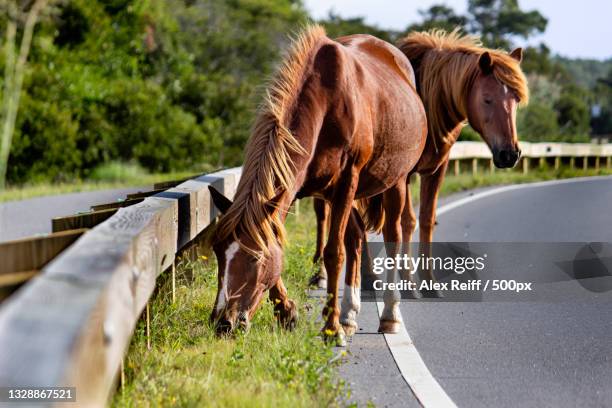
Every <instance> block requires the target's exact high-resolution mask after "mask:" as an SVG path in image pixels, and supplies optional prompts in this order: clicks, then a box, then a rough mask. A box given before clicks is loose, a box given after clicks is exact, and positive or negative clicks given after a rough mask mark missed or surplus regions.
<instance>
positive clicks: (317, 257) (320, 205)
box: [309, 198, 329, 289]
mask: <svg viewBox="0 0 612 408" xmlns="http://www.w3.org/2000/svg"><path fill="white" fill-rule="evenodd" d="M312 204H313V207H314V211H315V214H316V216H317V248H316V251H315V254H314V256H313V258H312V263H314V264H315V266H316V267H317V268H318V271H317V272H315V274H314V275H313V276H312V277H311V278H310V281H309V285H311V286H316V287H318V288H320V289H325V288H326V287H327V271H326V270H325V263H324V262H322V260H321V257H322V256H323V248H324V247H325V230H326V228H327V225H328V222H329V205H328V204H327V203H326V202H325V200H322V199H320V198H315V199H313V202H312Z"/></svg>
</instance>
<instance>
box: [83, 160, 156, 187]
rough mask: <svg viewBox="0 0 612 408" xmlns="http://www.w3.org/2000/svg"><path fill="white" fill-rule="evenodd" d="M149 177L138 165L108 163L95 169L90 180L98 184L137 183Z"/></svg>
mask: <svg viewBox="0 0 612 408" xmlns="http://www.w3.org/2000/svg"><path fill="white" fill-rule="evenodd" d="M146 175H147V172H146V170H145V169H143V168H142V166H140V165H138V164H136V163H122V162H116V161H114V162H108V163H104V164H101V165H99V166H98V167H96V168H94V169H93V170H92V172H91V174H90V176H89V179H90V180H92V181H97V182H106V183H119V182H137V181H138V180H142V179H143V178H144V177H145V176H146Z"/></svg>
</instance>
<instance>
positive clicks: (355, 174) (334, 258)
mask: <svg viewBox="0 0 612 408" xmlns="http://www.w3.org/2000/svg"><path fill="white" fill-rule="evenodd" d="M343 173H344V174H343V177H342V180H341V181H340V182H339V183H338V186H337V188H336V191H335V192H334V195H333V197H332V200H331V202H332V205H331V214H330V215H331V226H330V229H329V238H328V240H327V245H325V250H324V252H323V262H325V269H326V270H327V278H328V279H327V303H326V305H325V307H324V308H323V319H325V326H324V327H323V333H324V335H325V337H326V338H327V339H330V338H334V339H336V342H337V344H339V345H344V330H343V329H342V326H341V325H340V319H339V316H340V309H339V307H338V283H339V282H338V281H339V280H340V273H341V270H342V264H343V263H344V258H345V249H344V236H345V233H346V226H347V224H348V221H349V216H350V215H351V210H352V208H353V200H354V199H355V192H356V191H357V184H358V182H359V168H358V167H356V166H354V165H352V166H350V167H347V168H345V169H344V171H343Z"/></svg>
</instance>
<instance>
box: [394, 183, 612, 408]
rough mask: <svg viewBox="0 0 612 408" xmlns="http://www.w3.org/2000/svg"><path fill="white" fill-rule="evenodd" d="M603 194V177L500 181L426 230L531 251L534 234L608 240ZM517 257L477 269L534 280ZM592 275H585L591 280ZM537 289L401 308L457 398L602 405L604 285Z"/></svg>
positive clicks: (606, 359)
mask: <svg viewBox="0 0 612 408" xmlns="http://www.w3.org/2000/svg"><path fill="white" fill-rule="evenodd" d="M611 202H612V178H610V177H606V178H598V179H588V180H582V181H575V182H570V183H560V184H550V185H546V184H544V185H541V186H538V187H533V188H520V189H515V190H509V191H505V192H501V193H499V194H494V195H490V196H487V197H483V198H481V199H478V200H475V201H472V202H469V203H466V204H464V205H461V206H459V207H457V208H453V209H450V210H448V211H446V212H443V213H442V214H440V215H439V216H438V221H439V225H438V227H437V229H436V232H435V238H434V239H435V241H438V242H441V241H447V242H453V241H471V242H504V241H513V242H530V243H533V244H532V245H531V247H533V248H536V250H537V249H538V248H540V246H539V245H543V244H536V243H537V242H540V243H543V242H592V241H600V242H612V228H611V227H612V211H610V203H611ZM496 245H499V248H505V247H504V245H508V244H496ZM543 246H546V245H543ZM508 248H510V250H512V248H513V246H512V245H508ZM515 249H516V248H515ZM517 251H518V253H519V255H520V252H521V250H517ZM536 252H537V251H536ZM573 256H575V254H574V253H572V254H568V258H569V259H571V258H572V257H573ZM522 262H523V261H522V260H519V259H518V258H515V262H514V265H512V262H511V263H510V264H508V263H506V264H505V265H504V263H503V262H501V263H500V265H501V266H499V268H495V270H494V271H492V272H491V273H493V274H494V276H481V278H495V277H501V278H508V277H512V276H514V277H516V278H517V279H522V280H528V279H532V280H536V281H537V280H538V279H539V278H540V276H539V275H538V273H539V269H537V268H535V269H532V270H530V271H527V270H524V269H523V268H521V264H522ZM607 279H609V276H608V277H607ZM543 280H544V281H546V280H547V279H543ZM608 282H609V281H608ZM602 284H603V281H602V280H601V279H600V278H595V279H594V280H593V281H592V286H591V287H592V288H595V289H597V288H601V287H602V286H601V285H602ZM539 295H540V296H539V298H538V299H537V301H503V302H499V301H490V300H487V299H486V298H484V299H483V301H481V302H448V301H447V302H439V301H436V302H427V301H418V300H417V301H408V302H404V303H402V305H401V310H402V315H403V318H404V322H405V325H406V328H407V331H408V333H409V334H410V337H411V338H412V340H413V342H414V344H415V346H416V348H417V350H418V351H419V353H420V355H421V357H422V358H423V360H424V362H425V364H426V365H427V367H428V369H429V370H430V372H431V374H432V375H433V377H434V378H435V379H436V380H437V381H438V382H439V384H440V385H441V386H442V388H443V389H444V390H445V392H446V393H447V394H448V396H449V397H450V398H451V399H452V400H453V402H454V403H455V404H457V406H459V407H491V406H495V407H516V406H521V407H523V406H533V407H536V406H537V407H542V406H549V407H575V406H583V407H603V406H611V405H612V386H611V385H612V383H611V378H612V320H611V316H612V291H593V290H588V288H585V286H584V285H581V284H579V283H578V282H577V281H575V280H571V279H567V280H564V281H563V280H560V281H554V279H553V280H549V281H548V283H546V284H542V286H541V290H540V292H539Z"/></svg>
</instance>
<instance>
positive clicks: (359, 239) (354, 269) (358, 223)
mask: <svg viewBox="0 0 612 408" xmlns="http://www.w3.org/2000/svg"><path fill="white" fill-rule="evenodd" d="M364 231H365V226H364V225H363V221H362V220H361V216H360V215H359V213H358V212H357V210H356V209H355V208H353V210H352V211H351V216H350V218H349V222H348V225H347V226H346V235H345V237H344V247H345V249H346V270H345V273H344V294H343V296H342V311H341V312H340V324H342V327H343V328H344V332H345V334H346V335H347V336H352V335H353V334H355V332H356V331H357V327H358V326H357V315H358V314H359V309H360V308H361V276H360V267H361V244H362V243H363V241H364V238H365V235H364V233H365V232H364Z"/></svg>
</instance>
